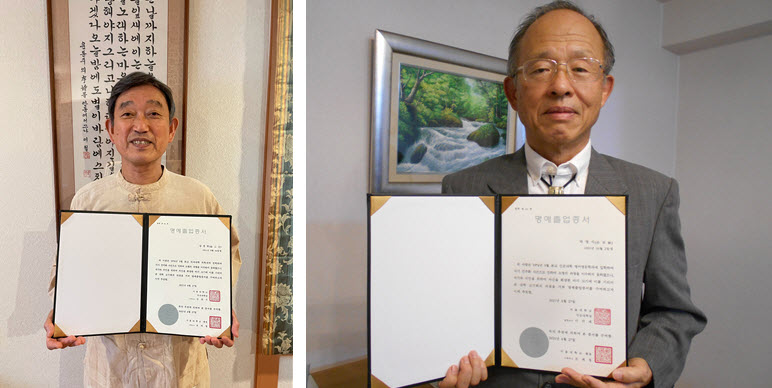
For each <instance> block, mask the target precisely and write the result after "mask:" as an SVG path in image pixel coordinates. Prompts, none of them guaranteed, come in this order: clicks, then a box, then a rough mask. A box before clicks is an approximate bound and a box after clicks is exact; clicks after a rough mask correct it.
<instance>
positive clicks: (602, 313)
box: [595, 308, 611, 326]
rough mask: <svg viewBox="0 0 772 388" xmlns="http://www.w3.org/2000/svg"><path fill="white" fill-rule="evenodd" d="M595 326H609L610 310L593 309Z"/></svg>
mask: <svg viewBox="0 0 772 388" xmlns="http://www.w3.org/2000/svg"><path fill="white" fill-rule="evenodd" d="M595 324H596V325H606V326H608V325H611V309H598V308H596V309H595Z"/></svg>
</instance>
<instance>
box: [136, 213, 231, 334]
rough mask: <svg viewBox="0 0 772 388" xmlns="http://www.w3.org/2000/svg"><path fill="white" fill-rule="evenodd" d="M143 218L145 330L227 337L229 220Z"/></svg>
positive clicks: (229, 285) (229, 308) (229, 305)
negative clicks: (147, 224) (145, 237)
mask: <svg viewBox="0 0 772 388" xmlns="http://www.w3.org/2000/svg"><path fill="white" fill-rule="evenodd" d="M149 219H150V228H149V231H148V261H147V271H148V274H147V322H148V328H147V331H156V332H158V333H164V334H180V335H188V336H199V337H203V336H206V335H209V336H212V337H219V336H222V335H223V334H224V333H226V336H230V334H229V333H230V332H229V331H228V330H229V329H230V325H231V251H230V247H231V240H230V237H231V233H230V229H229V228H230V218H229V217H210V216H177V215H175V216H172V215H161V216H157V215H152V214H151V215H150V216H149Z"/></svg>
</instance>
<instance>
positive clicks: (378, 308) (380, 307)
mask: <svg viewBox="0 0 772 388" xmlns="http://www.w3.org/2000/svg"><path fill="white" fill-rule="evenodd" d="M373 198H375V197H373ZM491 199H492V197H491ZM494 229H495V223H494V214H493V211H492V210H491V209H489V208H488V207H487V206H486V205H485V203H484V202H483V201H482V200H481V199H480V198H478V197H450V196H434V197H432V196H424V197H401V196H400V197H391V198H389V199H388V201H387V202H386V203H385V204H384V205H383V206H382V207H380V208H379V209H378V210H377V211H376V212H375V214H373V215H372V216H371V217H370V282H369V287H370V300H369V304H370V361H371V371H372V376H374V377H376V378H377V379H379V380H381V381H382V382H384V383H385V384H386V385H387V386H389V387H397V386H403V385H407V384H413V383H417V382H422V381H428V380H435V379H439V378H442V377H443V376H444V375H445V372H446V371H447V369H448V367H450V365H452V364H457V363H458V361H459V359H460V358H461V357H462V356H463V355H465V354H467V353H469V351H470V350H477V352H478V353H480V355H481V356H482V357H483V358H485V357H487V356H488V354H490V353H491V352H492V351H493V349H494V321H495V317H494V270H495V268H494V260H495V254H494V231H495V230H494Z"/></svg>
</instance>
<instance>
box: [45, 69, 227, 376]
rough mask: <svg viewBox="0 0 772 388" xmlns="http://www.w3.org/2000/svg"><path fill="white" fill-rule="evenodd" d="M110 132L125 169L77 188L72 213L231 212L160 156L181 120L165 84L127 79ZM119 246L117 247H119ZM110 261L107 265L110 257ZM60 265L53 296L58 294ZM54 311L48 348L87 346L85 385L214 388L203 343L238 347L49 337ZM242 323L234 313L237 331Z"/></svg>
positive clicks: (139, 76)
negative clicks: (211, 383) (78, 211)
mask: <svg viewBox="0 0 772 388" xmlns="http://www.w3.org/2000/svg"><path fill="white" fill-rule="evenodd" d="M107 103H108V109H109V112H108V116H109V118H108V119H107V120H106V122H105V128H106V129H107V132H108V134H109V135H110V140H111V141H112V143H113V145H114V147H115V149H116V150H117V151H118V153H119V154H120V155H121V161H122V163H121V170H120V172H118V173H116V174H113V175H111V176H108V177H105V178H103V179H100V180H97V181H94V182H91V183H89V184H87V185H86V186H84V187H83V188H81V189H80V190H78V192H77V193H76V194H75V197H74V198H73V200H72V205H71V209H72V210H94V211H119V212H134V213H137V212H141V213H148V212H155V213H183V214H226V213H225V211H224V210H223V209H222V207H221V206H220V204H219V203H217V200H216V199H215V197H214V195H213V194H212V192H211V191H210V190H209V188H207V187H206V186H205V185H204V184H202V183H201V182H199V181H197V180H195V179H192V178H189V177H185V176H181V175H177V174H174V173H172V172H171V171H168V170H166V169H165V168H164V167H163V166H162V165H161V157H162V156H163V154H164V152H165V151H166V148H167V146H168V145H169V143H170V142H171V141H172V140H173V139H174V135H175V133H176V131H177V126H178V121H177V119H176V118H174V100H173V98H172V92H171V90H170V89H169V87H168V86H166V85H165V84H163V83H162V82H160V81H158V80H157V79H156V78H155V77H153V76H152V75H149V74H145V73H141V72H135V73H132V74H129V75H127V76H125V77H123V78H122V79H121V80H119V81H118V82H117V83H116V84H115V86H114V87H113V89H112V92H111V95H110V99H109V100H108V102H107ZM231 233H232V235H231V242H232V247H231V252H232V257H231V268H232V276H233V285H234V286H235V282H236V279H237V278H238V272H239V267H240V266H241V257H240V255H239V249H238V241H239V240H238V236H237V235H236V232H235V230H234V229H233V228H231ZM117 249H120V248H117ZM104 259H105V260H110V257H109V255H107V256H105V258H104ZM55 274H56V268H55V265H54V269H53V271H52V275H51V283H50V286H49V293H50V294H52V295H53V292H54V286H55ZM51 317H52V313H49V315H48V318H47V319H46V322H45V324H44V328H45V329H46V335H47V338H46V345H47V346H48V348H49V349H62V348H66V347H69V346H78V345H83V344H84V343H85V344H86V359H85V361H84V376H83V380H84V386H86V387H209V362H208V360H207V352H206V347H205V345H204V344H210V345H213V346H215V347H218V348H221V347H222V346H229V347H230V346H233V340H231V339H230V338H226V337H223V338H220V339H218V338H213V337H209V336H207V337H205V338H191V337H181V336H170V335H158V334H144V333H137V334H121V335H107V336H95V337H91V338H89V339H88V340H86V339H85V338H83V337H77V338H76V337H73V336H70V337H67V338H61V339H55V338H52V335H53V324H52V322H51ZM238 329H239V323H238V320H237V319H236V315H235V313H234V314H233V325H232V333H233V337H234V338H236V337H238Z"/></svg>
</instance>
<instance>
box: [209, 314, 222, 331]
mask: <svg viewBox="0 0 772 388" xmlns="http://www.w3.org/2000/svg"><path fill="white" fill-rule="evenodd" d="M209 328H210V329H222V317H215V316H211V315H210V316H209Z"/></svg>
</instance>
